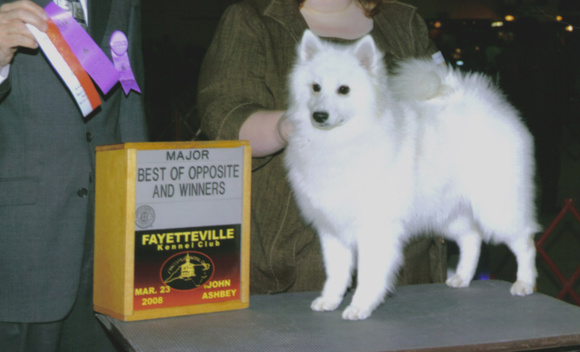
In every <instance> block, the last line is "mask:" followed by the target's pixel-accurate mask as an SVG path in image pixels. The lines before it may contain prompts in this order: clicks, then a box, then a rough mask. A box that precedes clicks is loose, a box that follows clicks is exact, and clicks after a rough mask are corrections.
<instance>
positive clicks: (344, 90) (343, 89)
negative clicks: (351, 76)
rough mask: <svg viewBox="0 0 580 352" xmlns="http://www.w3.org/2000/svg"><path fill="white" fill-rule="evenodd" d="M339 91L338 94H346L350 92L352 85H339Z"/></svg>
mask: <svg viewBox="0 0 580 352" xmlns="http://www.w3.org/2000/svg"><path fill="white" fill-rule="evenodd" d="M337 92H338V94H342V95H346V94H348V93H349V92H350V87H349V86H340V87H338V90H337Z"/></svg>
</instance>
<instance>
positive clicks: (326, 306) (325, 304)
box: [310, 296, 342, 312]
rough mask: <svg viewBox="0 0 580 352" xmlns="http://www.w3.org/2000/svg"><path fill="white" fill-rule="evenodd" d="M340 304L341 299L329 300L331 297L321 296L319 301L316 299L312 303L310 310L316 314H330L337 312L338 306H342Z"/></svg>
mask: <svg viewBox="0 0 580 352" xmlns="http://www.w3.org/2000/svg"><path fill="white" fill-rule="evenodd" d="M340 302H342V298H340V297H337V298H329V297H324V296H320V297H318V298H317V299H315V300H314V301H312V304H311V305H310V308H311V309H312V310H313V311H316V312H328V311H332V310H335V309H336V308H337V307H338V305H339V304H340Z"/></svg>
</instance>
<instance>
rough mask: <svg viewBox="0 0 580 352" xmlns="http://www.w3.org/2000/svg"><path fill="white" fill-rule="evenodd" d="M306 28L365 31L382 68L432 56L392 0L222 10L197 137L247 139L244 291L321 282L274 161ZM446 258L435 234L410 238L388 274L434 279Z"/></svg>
mask: <svg viewBox="0 0 580 352" xmlns="http://www.w3.org/2000/svg"><path fill="white" fill-rule="evenodd" d="M306 29H311V30H312V31H313V32H314V33H315V34H317V35H319V36H322V37H325V38H326V39H328V40H331V41H333V42H335V43H346V44H348V43H353V42H354V41H356V40H357V39H360V38H361V37H363V36H364V35H367V34H369V35H371V36H372V37H373V39H374V40H375V42H376V43H377V46H378V47H379V49H381V51H383V52H384V53H385V62H386V64H387V67H388V68H391V67H393V65H394V64H395V63H396V62H397V61H398V60H402V59H405V58H409V57H433V59H434V60H436V59H438V58H439V57H440V53H439V51H438V50H437V48H436V47H435V45H434V44H433V42H432V41H431V40H430V39H429V36H428V32H427V26H426V24H425V21H424V20H423V19H422V18H421V17H420V16H419V14H418V13H417V9H416V8H415V7H413V6H410V5H407V4H404V3H402V2H398V1H393V0H333V1H327V0H305V1H304V0H245V1H241V2H237V3H235V4H233V5H231V6H230V7H228V8H227V9H226V11H225V13H224V14H223V16H222V18H221V21H220V23H219V25H218V27H217V30H216V33H215V35H214V38H213V41H212V43H211V45H210V47H209V48H208V51H207V53H206V56H205V58H204V61H203V65H202V68H201V72H200V79H199V89H198V108H199V114H200V118H201V129H202V131H203V132H204V134H205V135H206V136H207V137H209V138H210V139H218V140H219V139H247V140H249V141H250V145H251V146H252V156H253V160H252V167H253V172H252V218H251V219H252V220H251V227H252V229H251V256H250V261H251V269H250V289H251V292H252V293H278V292H291V291H309V290H320V289H321V287H322V284H323V282H324V277H325V274H324V268H323V264H322V255H321V250H320V245H319V242H318V239H317V237H316V234H315V233H314V231H313V229H312V227H310V226H309V224H307V223H305V221H304V220H303V219H302V217H301V215H300V211H299V209H298V207H297V205H296V203H295V201H294V199H293V196H292V192H291V189H290V186H289V184H288V182H287V180H286V169H285V167H284V148H285V146H286V142H285V140H286V139H287V137H288V135H289V133H291V130H292V127H291V126H289V125H288V123H287V120H285V119H283V118H282V117H283V116H284V112H285V110H286V109H287V108H288V99H287V82H288V75H289V73H290V70H291V69H292V66H293V65H294V62H295V57H296V46H297V45H298V42H299V41H300V39H301V38H302V35H303V33H304V31H305V30H306ZM436 61H437V60H436ZM446 264H447V261H446V244H445V242H444V241H443V240H442V239H441V238H435V239H433V238H427V239H420V240H417V241H414V242H413V243H411V244H410V245H409V246H408V247H407V248H406V252H405V267H404V271H403V272H402V273H401V275H400V277H399V281H398V283H399V284H416V283H430V282H444V281H445V278H446V270H447V268H446Z"/></svg>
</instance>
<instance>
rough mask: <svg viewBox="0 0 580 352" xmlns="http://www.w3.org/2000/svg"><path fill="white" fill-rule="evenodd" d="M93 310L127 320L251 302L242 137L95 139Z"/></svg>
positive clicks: (247, 156) (246, 151) (247, 158)
mask: <svg viewBox="0 0 580 352" xmlns="http://www.w3.org/2000/svg"><path fill="white" fill-rule="evenodd" d="M95 181H96V209H95V278H94V309H95V311H97V312H99V313H103V314H106V315H109V316H112V317H114V318H117V319H120V320H125V321H133V320H142V319H153V318H163V317H171V316H180V315H189V314H199V313H209V312H217V311H225V310H233V309H242V308H246V307H248V306H249V299H250V295H249V265H250V264H249V262H250V261H249V255H250V251H249V246H250V187H251V150H250V146H249V145H248V143H247V142H246V141H209V142H205V141H204V142H175V143H126V144H121V145H111V146H100V147H97V174H96V180H95Z"/></svg>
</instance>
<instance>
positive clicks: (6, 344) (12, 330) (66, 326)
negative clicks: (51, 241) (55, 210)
mask: <svg viewBox="0 0 580 352" xmlns="http://www.w3.org/2000/svg"><path fill="white" fill-rule="evenodd" d="M89 204H91V205H92V204H93V202H92V201H91V202H89ZM88 211H89V216H88V220H89V221H87V231H86V234H87V235H86V237H87V238H86V239H85V248H84V255H83V263H82V268H81V278H80V283H79V291H78V293H77V297H76V301H75V303H74V306H73V308H72V310H71V312H70V313H69V314H68V315H67V316H66V317H65V318H64V319H63V320H60V321H56V322H48V323H10V322H0V352H4V351H6V352H79V351H83V352H115V351H117V349H116V348H115V347H114V345H113V343H112V342H111V340H110V339H109V336H108V335H107V333H106V332H105V329H104V328H103V326H102V325H101V324H100V323H99V321H98V320H97V318H96V317H95V314H94V313H93V255H94V246H93V243H94V232H93V228H94V224H93V221H92V220H93V216H92V214H94V208H93V207H92V206H89V210H88ZM0 309H2V308H1V307H0Z"/></svg>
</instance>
